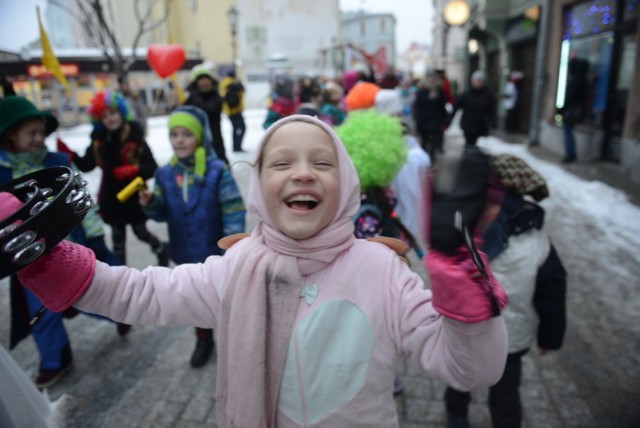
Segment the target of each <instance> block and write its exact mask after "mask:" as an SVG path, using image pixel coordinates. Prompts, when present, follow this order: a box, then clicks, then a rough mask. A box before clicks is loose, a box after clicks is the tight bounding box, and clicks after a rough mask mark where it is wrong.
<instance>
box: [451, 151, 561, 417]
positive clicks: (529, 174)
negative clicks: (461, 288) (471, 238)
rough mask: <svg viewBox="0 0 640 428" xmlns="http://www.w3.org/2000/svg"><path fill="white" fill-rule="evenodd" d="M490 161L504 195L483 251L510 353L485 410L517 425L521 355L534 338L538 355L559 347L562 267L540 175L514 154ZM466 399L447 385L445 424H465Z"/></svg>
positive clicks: (519, 407)
mask: <svg viewBox="0 0 640 428" xmlns="http://www.w3.org/2000/svg"><path fill="white" fill-rule="evenodd" d="M491 161H492V162H491V163H492V167H493V168H492V169H493V171H495V173H496V175H497V176H498V179H499V180H500V183H501V184H502V186H504V188H505V190H506V193H505V196H504V199H503V201H502V204H501V206H500V214H499V215H498V216H497V217H496V219H495V220H494V221H493V222H492V223H491V224H490V226H489V227H488V229H487V232H486V235H485V241H484V245H483V250H484V251H486V253H487V255H488V256H489V258H490V260H491V269H492V270H493V273H494V274H495V276H496V278H497V279H498V280H499V281H500V283H501V284H502V285H503V286H504V288H505V291H506V292H507V295H508V296H509V305H508V306H507V307H506V308H505V310H504V319H505V322H506V324H507V332H508V335H509V355H508V356H507V364H506V367H505V370H504V373H503V374H502V377H501V378H500V380H499V381H498V383H496V384H495V385H493V386H491V387H490V388H489V411H490V414H491V420H492V423H493V426H496V427H520V426H521V425H522V419H523V409H522V403H521V401H520V378H521V373H522V358H523V357H524V355H526V354H527V352H528V351H529V349H530V348H531V347H532V346H533V345H534V344H535V343H536V342H537V346H538V351H539V353H540V355H545V354H547V353H548V352H549V351H550V350H557V349H560V347H561V346H562V340H563V337H564V332H565V328H566V309H565V299H566V271H565V269H564V267H563V265H562V262H561V260H560V258H559V257H558V253H557V252H556V250H555V248H554V246H553V244H552V243H551V241H550V239H549V237H548V236H547V235H546V234H545V233H544V231H543V223H544V210H543V208H542V207H540V206H539V205H538V204H537V203H535V202H534V200H535V201H540V200H542V199H543V198H545V197H546V196H547V195H548V194H549V193H548V189H547V186H546V183H545V181H544V179H543V178H542V177H541V176H540V175H539V174H538V173H537V172H536V171H534V170H533V169H532V168H531V167H529V165H527V164H526V163H525V162H524V161H522V160H521V159H519V158H516V157H514V156H511V155H496V156H491ZM530 198H533V200H532V199H530ZM470 401H471V394H470V393H469V392H462V391H458V390H456V389H454V388H452V387H449V388H447V390H446V393H445V402H446V406H447V412H448V416H449V422H450V424H449V426H451V427H460V428H464V427H468V426H469V421H468V417H467V413H468V407H469V403H470Z"/></svg>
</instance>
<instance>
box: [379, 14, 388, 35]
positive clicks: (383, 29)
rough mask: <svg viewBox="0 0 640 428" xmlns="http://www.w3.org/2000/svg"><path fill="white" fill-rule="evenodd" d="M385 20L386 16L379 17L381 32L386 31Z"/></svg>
mask: <svg viewBox="0 0 640 428" xmlns="http://www.w3.org/2000/svg"><path fill="white" fill-rule="evenodd" d="M386 21H387V20H386V18H384V17H382V18H380V32H381V33H384V32H385V31H386V30H385V24H386Z"/></svg>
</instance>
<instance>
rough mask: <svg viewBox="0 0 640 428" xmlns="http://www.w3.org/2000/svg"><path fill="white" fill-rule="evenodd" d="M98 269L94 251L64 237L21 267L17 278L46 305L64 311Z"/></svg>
mask: <svg viewBox="0 0 640 428" xmlns="http://www.w3.org/2000/svg"><path fill="white" fill-rule="evenodd" d="M95 269H96V255H95V254H94V252H93V251H91V250H90V249H89V248H87V247H84V246H82V245H79V244H74V243H73V242H70V241H67V240H63V241H61V242H60V243H59V244H58V245H56V246H55V247H53V248H52V249H51V251H49V252H48V253H46V254H44V255H42V256H40V257H39V258H37V259H36V260H35V261H33V262H32V263H30V264H29V265H27V266H26V267H25V268H24V269H21V270H20V271H19V272H18V278H19V279H20V282H21V283H22V285H24V287H25V288H27V289H29V290H31V291H32V292H33V294H35V295H36V297H38V299H39V300H40V302H41V303H42V304H43V305H44V306H45V307H46V308H47V309H50V310H52V311H54V312H62V311H64V310H65V309H68V308H69V307H70V306H71V305H73V303H74V302H75V301H76V300H78V299H79V298H80V297H82V295H83V294H84V293H85V291H87V288H89V285H90V284H91V280H92V279H93V273H94V271H95Z"/></svg>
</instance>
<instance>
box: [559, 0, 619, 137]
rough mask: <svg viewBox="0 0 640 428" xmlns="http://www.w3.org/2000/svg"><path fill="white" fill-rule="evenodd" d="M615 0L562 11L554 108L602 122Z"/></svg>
mask: <svg viewBox="0 0 640 428" xmlns="http://www.w3.org/2000/svg"><path fill="white" fill-rule="evenodd" d="M616 5H617V1H616V0H590V1H585V2H581V3H578V4H576V5H575V6H573V7H569V8H567V9H566V10H565V14H564V24H565V27H564V32H563V41H562V46H561V51H560V68H559V71H558V89H557V93H556V107H557V108H558V109H564V110H565V113H566V114H570V113H568V112H567V111H568V110H571V109H574V111H579V112H580V113H579V114H578V117H579V118H580V121H581V122H582V123H587V124H592V125H596V126H600V125H602V121H603V118H604V113H605V110H606V108H607V91H608V88H609V81H610V78H611V69H612V61H613V46H614V32H613V30H614V28H615V26H616V22H617V17H618V14H617V12H618V11H617V6H616Z"/></svg>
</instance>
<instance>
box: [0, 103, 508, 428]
mask: <svg viewBox="0 0 640 428" xmlns="http://www.w3.org/2000/svg"><path fill="white" fill-rule="evenodd" d="M258 153H259V155H258V159H257V161H256V163H255V165H254V167H253V170H252V175H251V179H250V180H251V181H250V187H249V197H248V210H249V213H250V214H251V215H253V216H255V217H256V219H257V225H256V227H255V229H254V230H253V232H252V233H251V235H250V236H248V237H236V238H235V239H231V240H229V238H227V240H226V241H225V240H223V241H224V242H222V245H223V246H224V247H227V248H228V250H227V252H226V254H225V255H224V256H212V257H209V258H208V259H207V260H206V261H205V262H204V263H201V264H185V265H180V266H177V267H176V268H174V269H169V268H162V267H149V268H147V269H145V270H143V271H139V270H136V269H133V268H128V267H124V266H123V267H110V266H107V265H105V264H103V263H100V262H96V261H95V258H94V257H93V253H91V252H90V251H88V250H86V249H84V247H78V246H75V244H71V243H68V242H66V241H63V242H62V243H61V244H60V245H59V246H58V247H56V248H54V249H53V250H52V251H51V252H50V253H49V254H47V255H45V256H43V257H41V258H40V259H38V260H36V261H35V262H34V263H33V264H32V265H30V266H28V267H27V268H25V269H23V270H22V271H21V272H20V277H21V279H22V282H23V283H24V284H25V286H26V287H28V288H30V289H32V290H33V291H34V292H35V293H36V294H38V295H39V296H40V298H41V299H42V302H43V303H44V304H45V305H46V306H47V307H48V308H50V309H52V310H63V309H64V308H66V307H68V306H70V305H74V306H76V307H78V308H80V309H82V310H85V311H89V312H95V313H100V314H104V315H107V316H109V317H110V318H113V319H115V320H118V321H120V322H126V323H129V324H155V325H162V326H168V325H189V326H200V327H206V328H213V329H215V330H216V331H217V332H218V367H217V387H216V388H217V390H216V396H217V397H216V398H217V412H218V415H217V421H218V424H219V426H220V427H232V426H233V427H243V428H244V427H301V426H305V427H354V426H362V427H397V426H398V417H397V414H396V407H395V402H394V400H393V394H392V387H393V378H394V375H395V367H396V361H397V359H398V358H399V357H400V356H406V357H408V358H410V359H411V360H413V361H414V362H415V363H416V364H418V365H419V366H420V367H421V368H422V369H423V370H424V372H425V373H426V374H427V375H428V376H431V377H433V378H436V379H439V380H440V381H442V382H445V383H447V384H450V385H454V386H455V388H457V389H460V390H469V389H472V388H477V387H482V386H488V385H491V384H493V383H495V382H496V381H497V380H498V379H499V378H500V375H501V374H502V370H503V367H504V362H505V358H506V354H507V350H506V345H507V343H506V340H507V339H506V330H505V326H504V322H503V320H502V318H501V317H499V316H497V317H494V316H492V313H491V306H490V303H489V300H488V299H487V297H486V295H485V294H483V293H481V292H477V291H474V290H469V291H468V292H465V293H463V294H462V295H453V296H449V297H448V299H449V301H450V303H451V306H450V307H448V310H447V313H448V314H449V315H450V317H449V318H447V317H444V316H443V315H441V314H440V313H438V312H437V311H436V310H435V309H434V307H433V305H432V295H437V293H443V295H444V294H447V291H446V290H443V289H442V288H443V287H444V285H443V284H432V285H431V288H432V290H428V289H425V286H424V283H423V281H422V280H421V279H420V277H419V276H418V275H416V274H415V273H413V272H412V271H411V270H410V269H409V268H408V267H407V266H406V264H405V263H404V262H403V261H402V259H401V258H400V257H398V256H397V254H396V253H395V252H394V251H393V250H392V249H390V248H389V247H388V246H386V245H383V244H381V243H378V242H371V241H366V240H362V239H356V238H355V237H354V235H353V221H352V216H353V215H354V214H355V213H356V212H357V211H358V206H359V201H360V197H359V196H360V186H359V182H358V176H357V174H356V171H355V169H354V167H353V165H352V163H351V161H350V159H349V157H348V155H347V152H346V151H345V148H344V146H343V145H342V142H341V141H340V139H339V138H338V137H337V135H336V134H335V133H334V132H333V130H332V129H331V128H330V127H329V126H328V125H326V124H324V123H323V122H321V121H320V120H318V119H315V118H313V117H310V116H300V115H294V116H289V117H287V118H285V119H282V120H280V121H278V122H276V123H275V124H274V125H272V126H271V127H270V128H269V129H268V130H267V132H266V133H265V135H264V138H263V139H262V141H261V144H260V148H259V152H258ZM0 206H1V205H0ZM5 215H6V214H5ZM1 217H3V216H2V215H0V218H1ZM393 245H394V244H393V243H392V246H393ZM69 266H73V267H74V268H73V269H71V268H70V267H69ZM63 275H64V276H65V281H60V282H59V283H55V281H51V280H50V279H49V280H48V279H47V278H61V277H62V276H63ZM448 294H449V295H451V294H452V293H451V292H449V293H448ZM441 306H442V304H441ZM479 307H480V308H482V310H483V312H484V313H485V314H486V317H484V318H483V320H482V321H479V322H475V323H464V322H461V321H458V320H456V319H452V318H457V317H458V314H459V315H460V319H465V311H467V310H469V311H471V310H473V311H474V312H477V310H478V308H479ZM452 314H453V315H452Z"/></svg>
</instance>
